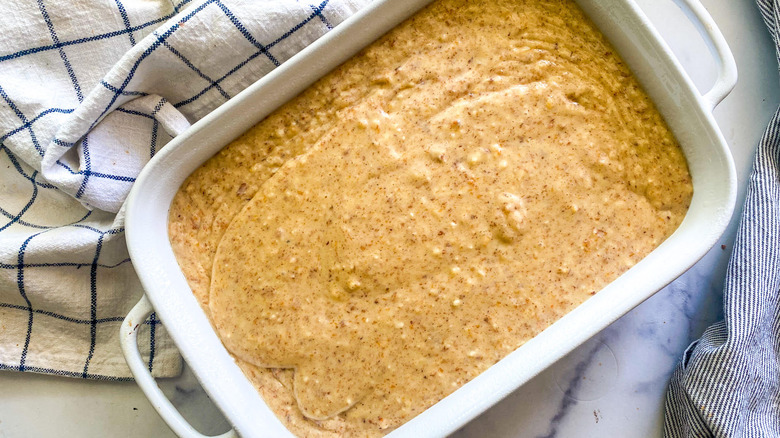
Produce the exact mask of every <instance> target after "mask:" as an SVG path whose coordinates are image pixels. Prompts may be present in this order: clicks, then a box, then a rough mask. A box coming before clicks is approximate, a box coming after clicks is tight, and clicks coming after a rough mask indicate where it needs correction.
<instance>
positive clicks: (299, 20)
mask: <svg viewBox="0 0 780 438" xmlns="http://www.w3.org/2000/svg"><path fill="white" fill-rule="evenodd" d="M366 2H367V0H311V1H308V0H300V1H295V0H278V1H268V0H266V1H259V0H255V1H251V0H158V1H149V0H21V1H4V2H0V29H2V31H0V369H6V370H16V371H31V372H40V373H50V374H57V375H63V376H72V377H82V378H95V379H126V378H129V376H130V373H129V370H128V369H127V366H126V364H125V361H124V358H123V357H122V355H121V352H120V348H119V344H118V332H119V324H120V323H121V321H122V320H123V318H124V316H125V315H126V314H127V312H128V311H129V309H130V308H132V306H133V305H134V304H135V302H136V301H137V300H138V299H139V298H140V296H141V293H142V290H141V286H140V284H139V281H138V279H137V278H136V276H135V273H134V271H133V267H132V264H131V262H130V260H129V259H128V255H127V250H126V248H125V241H124V228H123V214H122V205H123V203H124V199H125V197H126V196H127V193H128V191H129V190H130V187H131V185H132V184H133V181H134V180H135V177H136V175H137V174H138V173H139V171H140V170H141V168H142V167H143V166H144V164H146V163H147V162H148V161H149V159H150V158H151V157H152V156H154V154H155V153H156V152H157V151H159V150H160V149H161V148H162V147H164V146H165V144H166V143H168V141H170V140H171V138H173V137H174V136H176V135H177V134H178V133H180V132H182V131H183V130H185V129H187V127H188V126H189V125H190V124H191V123H193V122H194V121H196V120H198V119H200V118H201V117H203V116H204V115H206V114H208V113H209V112H210V111H212V110H213V109H214V108H216V107H218V106H219V105H220V104H222V103H224V102H225V101H226V100H227V99H229V98H230V97H232V96H234V95H236V94H237V93H238V92H239V91H241V90H243V89H244V88H246V87H247V86H248V85H250V84H251V83H253V82H254V81H256V80H257V79H258V78H260V77H261V76H263V75H264V74H266V73H267V72H269V71H270V70H272V69H273V68H274V67H276V66H278V65H279V64H281V63H282V62H284V61H285V60H286V59H288V58H289V57H291V56H292V55H293V54H295V53H296V52H298V51H299V50H301V49H302V48H304V47H305V46H306V45H307V44H309V43H311V42H312V41H314V40H315V39H317V38H318V37H319V36H321V35H322V34H324V33H325V32H327V31H328V30H329V29H331V28H332V27H333V26H335V25H337V24H338V23H340V22H341V21H342V20H344V19H345V18H346V17H348V16H349V15H351V14H352V13H354V12H355V11H356V10H357V9H358V8H359V7H360V6H361V5H362V4H364V3H366ZM139 339H140V340H139V346H140V348H141V351H142V353H143V354H144V355H145V357H146V358H147V360H148V363H149V368H150V369H151V370H152V372H153V374H154V375H156V376H170V375H175V374H178V373H179V371H180V368H181V361H180V358H179V355H178V353H177V352H176V350H175V347H174V346H173V345H172V343H171V342H170V340H169V338H168V337H167V336H166V335H165V331H164V329H163V328H162V326H161V325H160V324H159V321H158V320H156V319H155V318H154V316H152V317H151V318H150V319H149V320H148V321H147V322H146V324H145V325H144V328H143V330H142V332H141V334H140V337H139Z"/></svg>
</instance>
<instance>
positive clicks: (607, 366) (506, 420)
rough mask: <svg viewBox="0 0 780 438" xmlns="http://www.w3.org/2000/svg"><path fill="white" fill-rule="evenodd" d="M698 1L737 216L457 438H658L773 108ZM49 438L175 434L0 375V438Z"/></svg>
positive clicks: (186, 381)
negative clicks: (718, 79) (680, 271)
mask: <svg viewBox="0 0 780 438" xmlns="http://www.w3.org/2000/svg"><path fill="white" fill-rule="evenodd" d="M637 1H638V3H639V4H640V6H641V7H642V9H643V10H644V11H645V12H646V13H647V14H648V16H649V17H650V19H651V21H653V22H654V23H655V24H656V26H657V27H658V28H659V30H660V31H661V33H662V35H663V36H664V37H665V38H666V40H667V41H668V42H669V45H670V46H671V47H672V49H673V50H674V51H675V53H676V54H677V56H678V58H679V59H680V61H681V62H682V64H683V65H684V66H685V68H686V70H687V71H688V72H689V74H690V76H691V77H692V78H693V80H694V82H695V83H696V84H697V86H699V88H700V89H702V90H704V91H706V89H707V88H708V86H709V85H710V84H711V83H712V81H713V80H714V77H715V68H714V62H713V61H712V59H711V58H710V55H709V52H708V51H707V49H706V46H705V45H704V43H703V41H702V40H701V38H700V37H699V36H698V34H697V33H696V31H695V30H694V28H693V26H692V25H691V24H690V23H688V22H687V20H686V19H685V18H684V16H683V15H682V13H681V12H680V11H679V9H677V8H676V7H675V6H674V3H673V2H672V1H671V0H637ZM703 3H704V5H705V6H706V7H707V9H708V10H709V11H710V13H711V14H712V15H713V17H714V18H715V21H716V22H717V23H718V25H719V27H720V29H721V30H722V31H723V33H724V34H725V36H726V39H727V40H728V42H729V44H730V46H731V49H732V51H733V52H734V55H735V57H736V60H737V64H738V66H739V77H740V78H739V83H738V84H737V87H736V88H735V90H734V91H733V92H732V93H731V95H730V96H729V97H727V98H726V100H724V101H723V103H722V104H721V105H720V106H719V107H718V108H717V109H716V110H715V117H716V119H717V121H718V124H719V125H720V127H721V130H722V131H723V134H724V135H725V137H726V140H727V141H728V144H729V146H730V148H731V151H732V153H733V155H734V159H735V161H736V165H737V173H738V176H739V182H740V189H739V200H738V207H737V212H736V213H735V217H734V219H733V220H732V223H731V225H730V226H729V229H728V231H727V232H726V234H725V235H724V236H723V238H722V239H721V242H719V243H718V244H717V245H716V246H715V247H714V248H713V249H712V251H710V252H709V253H708V254H707V255H706V256H705V257H704V259H702V260H701V261H700V262H699V263H698V264H696V265H695V266H694V267H693V268H692V269H691V270H690V271H688V272H687V273H686V274H685V275H683V276H682V277H680V278H679V279H678V280H677V281H675V282H674V283H672V284H671V285H670V286H669V287H667V288H665V289H663V290H662V291H660V292H659V293H658V294H656V295H655V296H654V297H652V298H651V299H649V300H648V301H646V302H645V303H644V304H642V305H640V306H639V307H637V308H636V309H634V310H633V311H631V312H630V313H628V314H627V315H626V316H624V317H623V318H621V319H620V320H618V321H617V322H615V323H614V324H612V325H611V326H610V327H608V328H607V329H606V330H604V331H603V332H601V333H600V334H598V335H597V336H596V337H595V338H593V339H592V340H591V341H589V342H588V343H586V344H585V345H583V346H582V347H580V348H579V349H577V350H575V351H574V352H573V353H571V354H570V355H569V356H567V357H565V358H564V359H562V360H560V361H559V362H558V363H556V364H555V365H553V366H552V367H551V368H549V369H548V370H547V371H545V372H543V373H542V374H540V375H539V376H537V377H536V378H534V379H533V380H531V381H530V382H528V383H527V384H525V385H524V386H522V387H521V388H520V389H518V390H517V391H515V392H514V393H513V394H511V395H510V396H509V397H507V398H506V399H505V400H504V401H502V402H501V403H499V404H498V405H496V406H495V407H493V408H492V409H491V410H489V411H487V412H486V413H485V414H483V415H482V416H480V417H479V418H477V419H476V420H474V421H472V422H471V423H469V424H468V425H467V426H465V427H464V428H463V429H461V430H460V431H459V432H457V433H456V434H455V436H457V437H463V438H465V437H474V438H476V437H486V436H490V437H513V438H520V437H523V438H525V437H529V438H530V437H538V438H542V437H550V438H551V437H654V436H661V428H662V425H663V399H664V395H665V392H666V387H667V383H668V379H669V376H670V374H671V372H672V370H673V369H674V366H675V365H676V363H677V362H678V360H679V358H680V355H681V353H682V352H683V350H684V349H685V348H686V347H687V346H688V345H689V344H690V343H691V342H692V341H693V340H694V339H696V338H697V337H698V336H699V335H700V334H701V333H702V332H703V330H704V328H706V327H707V326H708V325H709V324H710V323H712V322H714V321H716V320H717V319H719V318H722V303H721V286H722V283H723V277H724V273H725V267H726V264H727V262H728V258H729V255H730V250H731V248H732V245H733V242H734V235H735V231H736V226H737V223H738V219H739V214H740V212H741V205H742V200H743V199H744V194H745V183H746V181H747V177H748V174H749V172H750V168H751V165H752V156H753V152H754V151H755V147H756V145H757V142H758V140H759V138H760V136H761V134H762V133H763V130H764V128H765V126H766V124H767V123H768V121H769V118H770V117H771V115H772V113H773V112H774V111H775V109H776V108H777V106H778V103H780V86H779V85H778V84H780V81H779V80H778V73H777V71H778V70H777V64H776V61H775V51H774V48H773V46H772V43H771V40H770V38H769V35H768V33H767V32H766V30H765V28H764V25H763V22H762V21H761V18H760V16H759V14H758V10H757V9H756V7H755V5H754V2H753V1H752V0H703ZM722 245H725V249H723V248H722ZM589 355H595V357H591V358H588V356H589ZM586 358H588V360H587V361H586V360H585V359H586ZM578 365H579V366H578ZM575 381H576V382H578V383H577V384H576V385H572V382H575ZM159 384H160V386H161V387H162V388H163V390H164V391H165V392H166V393H167V394H169V396H170V397H171V399H172V401H173V402H174V404H175V405H176V406H178V407H179V408H180V410H181V411H182V412H183V414H184V415H185V417H187V418H188V419H189V420H190V421H191V422H192V424H193V425H194V426H195V427H196V428H198V429H200V430H201V431H202V432H203V433H207V434H216V433H220V432H224V431H227V430H228V428H229V426H228V423H227V422H226V421H225V420H224V418H223V417H222V415H221V414H220V413H219V412H218V411H217V410H216V408H215V407H214V406H213V405H212V404H211V402H210V401H209V400H208V398H207V397H206V395H205V393H204V392H203V390H202V389H200V387H199V386H198V384H197V381H195V379H194V378H193V377H192V375H191V374H189V373H187V372H186V371H185V373H184V375H183V376H182V377H179V378H175V379H164V380H160V381H159ZM567 389H568V392H566V393H565V391H566V390H567ZM49 436H51V437H55V436H56V437H61V438H68V437H170V436H173V433H172V432H171V431H170V430H169V429H168V428H167V426H166V425H165V423H163V421H162V420H161V419H160V418H159V417H158V416H157V413H156V412H155V411H154V409H153V408H152V407H151V405H150V404H149V403H148V401H147V400H146V398H145V397H144V395H143V394H142V393H141V391H140V390H139V389H138V387H137V386H136V385H135V384H134V383H132V382H120V383H117V382H93V381H83V380H77V379H68V378H60V377H52V376H42V375H34V374H28V373H16V372H8V371H4V372H0V438H11V437H14V438H16V437H49Z"/></svg>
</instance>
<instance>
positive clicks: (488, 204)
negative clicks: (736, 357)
mask: <svg viewBox="0 0 780 438" xmlns="http://www.w3.org/2000/svg"><path fill="white" fill-rule="evenodd" d="M691 195H692V186H691V180H690V175H689V174H688V170H687V165H686V162H685V159H684V157H683V155H682V153H681V151H680V149H679V147H678V145H677V143H676V142H675V140H674V138H673V137H672V135H671V133H670V132H669V130H668V129H667V128H666V126H665V124H664V122H663V120H662V119H661V116H660V115H659V114H658V112H657V111H656V110H655V108H654V107H653V105H652V103H651V102H650V101H649V100H648V97H647V96H646V95H645V94H644V92H643V91H642V90H641V89H640V87H639V85H638V83H637V81H636V79H635V78H634V77H633V76H632V75H631V73H630V72H629V71H628V69H627V68H626V66H625V65H624V64H623V63H622V61H621V60H620V59H619V58H618V57H617V55H616V54H614V53H613V51H612V48H611V47H610V46H609V45H608V44H607V42H606V41H605V39H604V38H603V36H602V35H601V34H600V33H598V32H597V30H596V29H595V28H594V27H593V25H592V24H591V23H590V22H589V21H588V20H587V19H586V18H585V17H584V16H583V14H582V12H581V11H580V10H579V9H578V8H577V7H576V6H575V5H574V4H573V3H572V2H570V1H568V0H527V1H523V0H494V1H487V0H485V1H473V0H471V1H468V0H440V1H437V2H435V3H433V4H432V5H431V6H429V7H428V8H426V9H425V10H423V11H422V12H421V13H419V14H417V15H416V16H415V17H414V18H412V19H410V20H408V21H406V22H405V23H404V24H402V25H400V26H399V27H397V28H396V29H395V30H393V31H391V32H390V33H388V34H387V35H385V36H384V37H383V38H381V39H380V40H379V41H378V42H376V43H374V44H373V45H372V46H370V47H369V48H367V49H365V50H364V51H363V52H361V53H360V54H359V55H358V56H356V57H355V58H353V59H352V60H350V61H348V62H347V63H345V64H344V65H342V66H341V67H339V68H338V69H337V70H335V71H334V72H333V73H331V74H329V75H328V76H326V77H325V78H324V79H322V80H320V81H319V82H318V83H316V84H315V85H314V86H312V87H311V88H310V89H309V90H307V91H306V92H304V93H303V94H301V95H300V96H299V97H297V98H296V99H294V100H293V101H292V102H290V103H288V104H287V105H285V106H283V107H282V108H281V109H279V110H277V111H276V112H275V113H274V114H272V115H271V116H269V117H268V118H266V119H265V120H264V121H263V122H261V123H260V124H258V125H257V126H255V127H254V128H252V129H251V130H250V131H249V132H247V133H246V134H245V135H244V136H242V137H241V138H239V139H238V140H236V141H235V142H233V143H231V144H230V145H229V146H228V147H226V148H225V149H223V150H222V151H221V152H220V153H219V154H217V155H216V156H215V157H214V158H212V159H211V160H210V161H208V162H207V163H206V164H204V165H203V166H202V167H201V168H199V169H198V170H197V171H195V172H194V173H193V175H192V176H190V177H189V178H188V180H187V181H186V182H185V184H184V185H183V186H182V188H181V190H180V192H179V193H178V194H177V196H176V198H175V200H174V203H173V206H172V209H171V216H170V236H171V242H172V243H173V245H174V250H175V251H176V254H177V257H178V259H179V263H180V265H181V267H182V269H183V271H184V273H185V275H186V276H187V278H188V280H189V282H190V285H191V286H192V288H193V292H194V293H195V295H196V296H197V297H198V298H199V300H200V302H201V304H202V306H203V307H204V310H206V312H207V313H208V314H209V316H210V318H211V321H212V323H213V324H214V327H215V328H216V330H217V332H218V334H219V335H220V337H221V339H222V341H223V343H224V344H225V346H226V347H227V349H228V350H229V351H230V352H231V353H232V354H233V355H234V356H235V357H236V360H237V361H238V363H239V365H240V366H241V367H242V368H243V369H244V370H245V372H246V374H247V376H248V377H249V378H250V379H251V380H252V381H253V383H254V384H255V386H256V387H257V388H258V390H259V391H260V392H261V394H262V395H263V397H264V398H265V400H266V401H267V402H268V404H269V405H270V406H271V407H272V409H274V410H275V412H276V413H277V415H278V416H279V418H280V419H281V420H282V421H283V422H284V423H285V425H286V426H287V427H288V428H290V430H292V431H293V432H294V433H296V434H298V435H301V436H378V435H382V434H385V433H387V432H389V431H391V430H392V429H394V428H396V427H398V426H399V425H401V424H403V423H404V422H406V421H408V420H409V419H411V418H412V417H414V416H415V415H417V414H419V413H420V412H422V411H423V410H425V409H426V408H428V407H429V406H431V405H432V404H434V403H435V402H437V401H438V400H440V399H442V398H443V397H445V396H446V395H448V394H449V393H451V392H452V391H454V390H455V389H457V388H458V387H460V386H462V385H463V384H465V383H466V382H468V381H469V380H471V379H473V378H474V377H475V376H477V375H478V374H479V373H481V372H482V371H484V370H486V369H487V368H488V367H490V366H491V365H493V364H494V363H496V362H497V361H499V360H500V359H501V358H503V357H505V356H506V355H507V354H509V353H510V352H512V351H513V350H515V349H516V348H517V347H519V346H521V345H522V344H523V343H524V342H526V341H527V340H529V339H531V338H532V337H534V336H535V335H536V334H538V333H539V332H540V331H542V330H544V329H545V328H546V327H548V326H549V325H550V324H552V323H553V322H555V321H556V320H557V319H559V318H560V317H562V316H563V315H565V314H566V313H567V312H569V311H571V310H572V309H573V308H574V307H576V306H577V305H579V304H580V303H582V302H583V301H584V300H586V299H587V298H588V297H590V296H591V295H593V294H595V293H596V292H597V291H598V290H600V289H601V288H602V287H604V286H605V285H606V284H608V283H609V282H611V281H612V280H614V279H615V278H616V277H617V276H619V275H620V274H622V273H623V272H625V271H626V270H628V269H629V268H630V267H631V266H633V265H634V264H635V263H637V262H638V261H639V260H640V259H642V258H643V257H644V256H645V255H647V254H648V253H649V252H650V251H652V249H653V248H655V247H656V246H658V245H659V244H660V243H661V242H662V241H663V240H664V239H665V238H666V237H668V236H669V235H670V234H671V233H672V232H673V231H674V230H675V229H676V228H677V226H678V225H679V224H680V222H681V221H682V219H683V217H684V215H685V212H686V210H687V208H688V205H689V203H690V199H691Z"/></svg>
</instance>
